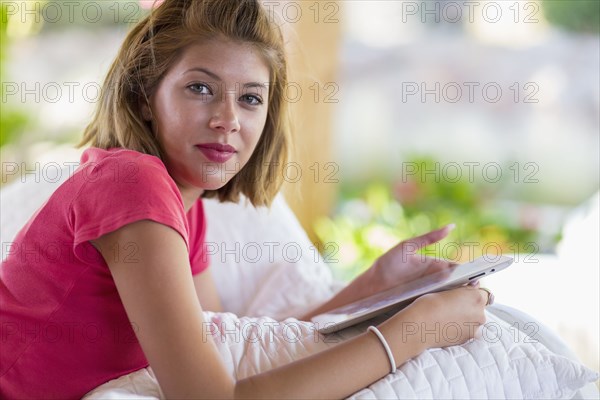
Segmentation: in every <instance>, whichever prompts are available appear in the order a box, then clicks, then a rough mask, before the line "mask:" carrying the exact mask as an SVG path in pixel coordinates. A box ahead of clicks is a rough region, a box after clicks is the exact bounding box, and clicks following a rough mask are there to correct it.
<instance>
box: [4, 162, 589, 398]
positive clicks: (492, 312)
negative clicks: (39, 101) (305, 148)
mask: <svg viewBox="0 0 600 400" xmlns="http://www.w3.org/2000/svg"><path fill="white" fill-rule="evenodd" d="M67 176H68V173H67V171H66V170H64V171H63V174H62V175H61V179H58V180H53V182H47V181H43V180H38V181H37V182H36V181H35V179H31V180H28V181H19V182H17V183H13V184H11V185H8V186H5V187H3V188H2V193H1V194H0V196H1V198H0V201H1V206H2V207H1V213H2V214H1V216H2V229H1V236H0V239H1V240H2V243H3V245H2V248H3V253H2V257H4V256H5V254H4V249H5V243H8V242H10V240H11V239H12V238H13V237H14V235H15V234H16V232H17V230H18V229H19V228H20V226H22V225H23V224H24V222H25V221H26V220H27V219H28V218H29V216H30V215H32V214H33V212H34V211H35V210H36V209H37V208H38V207H39V206H40V205H41V204H42V203H43V202H44V201H45V199H46V198H48V197H49V196H50V194H51V193H52V191H53V190H54V189H55V188H56V187H57V186H58V185H59V184H60V183H61V181H63V180H64V179H66V178H67ZM33 178H35V177H33ZM205 210H206V214H207V216H208V218H209V222H208V230H207V236H206V239H207V243H208V245H209V249H210V253H211V265H212V270H213V275H214V277H215V281H216V285H217V288H218V291H219V295H220V297H221V300H222V304H223V306H224V308H225V309H226V310H227V311H228V312H224V313H212V312H205V315H204V318H205V321H207V323H209V324H210V326H211V332H212V340H214V341H215V343H216V344H217V347H218V349H219V351H220V353H221V355H222V357H223V360H224V362H225V364H226V366H227V368H228V371H229V372H230V373H231V375H232V377H234V378H236V379H239V378H243V377H246V376H249V375H252V374H255V373H259V372H261V371H265V370H268V369H270V368H273V367H277V366H279V365H283V364H286V363H288V362H290V361H292V360H294V359H298V358H300V357H305V356H307V355H310V354H313V353H315V352H318V351H321V350H323V349H325V348H327V347H329V346H335V345H336V344H337V343H340V342H341V341H343V340H345V339H347V338H349V337H352V336H354V335H357V334H359V333H360V332H362V331H364V330H365V329H366V326H367V325H368V324H367V323H363V324H359V325H357V326H355V327H351V328H348V329H345V330H343V331H340V332H338V333H336V334H332V335H327V336H323V335H320V334H318V333H317V332H316V331H315V329H314V326H313V325H312V324H310V323H307V322H301V321H298V320H296V319H295V318H293V316H294V315H300V314H301V313H302V312H303V311H306V310H308V309H309V308H311V307H313V306H315V305H317V304H319V303H321V302H323V301H325V300H326V299H327V298H329V297H330V296H332V295H333V294H334V293H335V292H336V291H337V290H339V289H340V288H341V287H342V284H341V283H340V282H337V281H335V280H334V279H333V277H332V274H331V272H330V270H329V268H328V267H327V265H326V264H325V263H324V262H323V260H322V258H321V257H320V256H319V254H318V253H317V252H316V251H315V250H314V248H313V247H312V245H311V243H310V241H309V240H308V238H307V236H306V234H305V232H304V231H303V230H302V228H301V226H300V224H299V223H298V221H297V219H296V218H295V216H294V214H293V213H292V211H291V210H290V209H289V207H288V206H287V204H286V202H285V199H284V198H283V196H282V195H279V196H278V197H277V198H276V200H275V201H274V204H273V206H272V207H271V208H270V209H265V208H261V209H255V208H253V207H252V206H250V205H248V204H246V203H245V202H244V201H243V200H242V201H241V202H240V203H239V204H233V203H226V204H221V203H218V202H217V201H215V200H205ZM219 215H227V217H228V218H218V216H219ZM211 220H212V221H219V223H218V224H217V223H211ZM233 221H235V223H234V222H233ZM283 238H284V239H283ZM236 246H237V247H236ZM231 249H236V250H235V251H233V252H232V251H231ZM531 324H534V326H535V327H536V328H537V329H536V330H534V331H535V334H532V333H531V331H530V330H527V329H522V328H523V327H525V326H532V325H531ZM519 327H520V328H521V329H519ZM199 340H208V338H199ZM597 380H598V374H597V373H596V372H595V371H592V370H590V369H588V368H586V367H585V366H583V365H582V364H581V363H580V362H579V361H578V360H577V358H576V357H575V356H574V354H573V353H572V352H571V350H570V349H569V348H568V347H567V346H566V345H565V344H564V342H563V341H562V340H561V339H560V338H559V337H558V336H556V335H555V334H554V333H553V332H552V331H550V330H549V329H548V328H546V327H545V326H544V325H543V324H541V323H540V322H539V321H537V320H536V319H534V318H533V317H531V316H529V315H527V314H525V313H523V312H521V311H519V310H516V309H514V308H511V307H507V306H504V305H501V304H495V305H493V306H490V307H488V312H487V322H486V324H485V325H484V327H483V329H482V330H481V332H480V335H479V337H478V338H477V339H476V340H473V341H470V342H468V343H466V344H463V345H460V346H451V347H447V348H444V349H431V350H429V351H426V352H424V353H423V354H421V355H420V356H418V357H416V358H414V359H412V360H409V361H408V362H407V363H405V364H404V365H403V366H402V367H401V368H399V369H398V371H396V373H394V374H389V375H387V376H386V377H384V378H382V379H381V380H379V381H377V382H375V383H373V384H372V385H370V386H369V387H367V388H364V389H362V390H361V391H359V392H357V393H354V394H353V395H352V396H351V397H350V398H351V399H372V398H386V399H390V398H408V399H429V398H461V399H466V398H477V399H487V398H494V399H497V398H515V399H517V398H518V399H521V398H527V399H539V398H561V399H598V398H599V393H598V390H597V387H596V385H595V384H594V382H595V381H597ZM85 398H86V399H117V398H118V399H128V398H131V399H133V398H136V399H140V398H141V399H158V398H164V396H163V395H162V393H161V391H160V387H159V385H158V382H157V380H156V378H155V376H154V374H153V373H152V369H151V368H144V369H142V370H139V371H136V372H133V373H131V374H128V375H125V376H122V377H120V378H118V379H115V380H113V381H110V382H107V383H105V384H103V385H101V386H99V387H98V388H96V389H94V390H92V391H91V392H89V393H88V394H87V395H86V396H85Z"/></svg>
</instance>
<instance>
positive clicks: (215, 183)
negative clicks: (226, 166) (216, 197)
mask: <svg viewBox="0 0 600 400" xmlns="http://www.w3.org/2000/svg"><path fill="white" fill-rule="evenodd" d="M230 180H231V178H227V179H225V178H223V179H221V178H220V177H217V176H215V177H210V178H208V179H206V180H203V181H202V185H201V187H202V189H204V190H218V189H221V188H222V187H223V186H225V185H226V184H227V183H229V181H230Z"/></svg>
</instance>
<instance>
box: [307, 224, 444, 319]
mask: <svg viewBox="0 0 600 400" xmlns="http://www.w3.org/2000/svg"><path fill="white" fill-rule="evenodd" d="M452 229H454V224H451V225H446V226H444V227H443V228H440V229H437V230H435V231H431V232H429V233H426V234H424V235H421V236H417V237H415V238H412V239H408V240H404V241H402V242H400V243H398V244H397V245H396V246H394V247H393V248H392V249H390V250H388V251H387V252H386V253H385V254H383V255H382V256H381V257H379V258H378V259H377V260H376V261H375V263H374V264H373V266H371V268H369V269H368V270H367V271H365V272H363V273H362V274H361V275H359V276H358V277H357V278H355V279H354V280H353V281H352V282H350V284H348V286H346V287H345V288H344V289H342V290H341V291H340V292H339V293H337V294H336V295H335V296H334V297H333V298H332V299H330V300H329V301H327V302H326V303H324V304H322V305H320V306H319V307H317V308H316V309H313V310H311V311H310V312H308V313H306V314H305V315H303V316H300V317H299V319H301V320H304V321H309V320H310V318H312V317H313V316H315V315H318V314H321V313H324V312H326V311H329V310H332V309H334V308H337V307H341V306H344V305H346V304H349V303H352V302H354V301H357V300H360V299H363V298H365V297H368V296H371V295H373V294H375V293H379V292H382V291H384V290H387V289H390V288H392V287H394V286H397V285H399V284H402V283H405V282H410V281H412V280H414V279H417V278H421V277H423V276H425V275H429V274H433V273H436V272H441V271H448V272H450V271H451V268H452V267H453V266H455V265H456V264H455V263H451V262H448V261H444V260H440V259H435V258H432V257H427V256H424V255H422V254H419V253H417V250H418V249H420V248H422V247H425V246H428V245H430V244H433V243H435V242H438V241H440V240H442V239H443V238H445V237H446V236H447V235H448V233H449V232H450V231H451V230H452Z"/></svg>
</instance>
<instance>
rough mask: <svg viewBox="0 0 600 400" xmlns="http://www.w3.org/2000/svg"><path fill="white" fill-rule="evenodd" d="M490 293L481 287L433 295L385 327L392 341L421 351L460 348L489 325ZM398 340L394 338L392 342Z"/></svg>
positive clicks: (395, 316) (399, 314)
mask: <svg viewBox="0 0 600 400" xmlns="http://www.w3.org/2000/svg"><path fill="white" fill-rule="evenodd" d="M487 302H488V293H487V292H486V291H484V290H481V289H479V284H476V285H470V286H462V287H460V288H457V289H452V290H447V291H443V292H438V293H429V294H426V295H423V296H421V297H419V298H418V299H416V300H415V301H414V302H413V303H412V304H411V305H409V306H408V307H406V308H405V309H403V310H402V311H400V312H399V313H397V314H396V315H394V316H393V317H392V318H390V319H389V320H387V321H386V322H384V323H383V324H381V326H382V327H384V325H385V326H386V328H385V329H387V331H388V334H389V335H392V336H391V337H390V340H395V341H399V342H401V343H402V344H404V345H406V343H411V344H412V345H415V344H416V345H417V346H418V347H419V348H420V349H422V350H426V349H429V348H432V347H446V346H452V345H458V344H462V343H464V342H466V341H467V340H469V339H471V338H473V337H474V336H475V333H476V332H477V328H478V327H479V326H480V325H482V324H484V323H485V313H484V310H485V307H486V304H487ZM392 338H394V339H392Z"/></svg>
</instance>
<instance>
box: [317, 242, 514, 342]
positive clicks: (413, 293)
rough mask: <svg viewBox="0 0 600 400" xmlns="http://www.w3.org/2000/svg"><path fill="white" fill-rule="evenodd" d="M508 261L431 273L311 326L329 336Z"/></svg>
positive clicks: (483, 260) (484, 260)
mask: <svg viewBox="0 0 600 400" xmlns="http://www.w3.org/2000/svg"><path fill="white" fill-rule="evenodd" d="M512 262H513V259H512V258H511V257H506V256H499V255H489V254H488V255H485V256H482V257H480V258H477V259H475V260H473V261H471V262H468V263H465V264H460V265H456V266H454V267H452V268H450V269H449V270H446V271H442V272H439V273H433V274H430V275H426V276H424V277H421V278H418V279H415V280H413V281H410V282H407V283H403V284H401V285H399V286H396V287H393V288H391V289H388V290H386V291H384V292H380V293H376V294H374V295H372V296H369V297H365V298H364V299H361V300H358V301H356V302H354V303H350V304H347V305H345V306H342V307H339V308H336V309H334V310H330V311H327V312H326V313H323V314H319V315H316V316H314V317H313V318H312V322H314V323H315V324H316V325H317V330H318V331H319V332H320V333H332V332H336V331H339V330H340V329H343V328H346V327H348V326H352V325H355V324H358V323H359V322H362V321H365V320H368V319H370V318H373V317H375V316H377V315H379V314H382V313H385V312H389V311H394V312H396V311H399V310H401V309H402V308H404V307H406V306H407V305H409V304H410V303H411V302H412V301H413V300H415V299H416V298H417V297H419V296H422V295H424V294H427V293H433V292H439V291H442V290H448V289H452V288H456V287H459V286H462V285H465V284H468V283H469V282H472V281H475V280H478V279H480V278H483V277H484V276H489V275H491V274H494V273H496V272H498V271H501V270H503V269H504V268H506V267H508V266H509V265H510V264H512Z"/></svg>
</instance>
